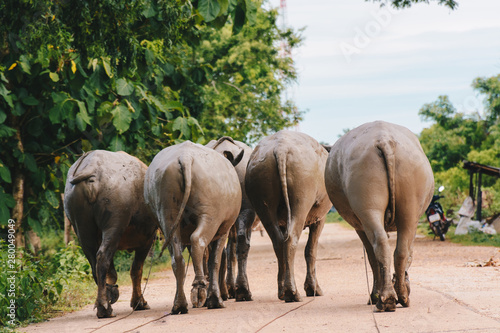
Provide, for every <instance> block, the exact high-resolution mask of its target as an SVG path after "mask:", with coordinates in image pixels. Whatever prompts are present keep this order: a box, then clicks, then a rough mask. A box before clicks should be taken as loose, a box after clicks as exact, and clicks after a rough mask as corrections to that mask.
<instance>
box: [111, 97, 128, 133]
mask: <svg viewBox="0 0 500 333" xmlns="http://www.w3.org/2000/svg"><path fill="white" fill-rule="evenodd" d="M111 113H112V114H113V125H115V128H116V129H117V130H118V133H119V134H122V133H123V132H125V131H127V130H128V128H129V127H130V122H131V121H132V113H131V112H130V111H129V109H128V108H127V106H125V105H123V104H119V105H117V106H116V107H115V108H114V109H113V110H112V111H111Z"/></svg>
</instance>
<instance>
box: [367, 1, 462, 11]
mask: <svg viewBox="0 0 500 333" xmlns="http://www.w3.org/2000/svg"><path fill="white" fill-rule="evenodd" d="M365 1H370V0H365ZM371 1H373V2H381V3H382V5H385V4H387V3H390V4H391V5H392V6H394V7H395V8H409V7H411V6H412V5H414V4H418V3H422V2H423V3H429V0H371ZM435 1H437V3H438V4H439V5H443V6H446V7H448V8H450V9H456V8H457V7H458V1H455V0H435Z"/></svg>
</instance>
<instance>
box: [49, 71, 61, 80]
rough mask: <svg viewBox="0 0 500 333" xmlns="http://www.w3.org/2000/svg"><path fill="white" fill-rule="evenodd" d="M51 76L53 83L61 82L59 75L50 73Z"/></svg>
mask: <svg viewBox="0 0 500 333" xmlns="http://www.w3.org/2000/svg"><path fill="white" fill-rule="evenodd" d="M49 76H50V79H51V80H52V81H54V82H58V81H59V74H57V73H54V72H50V73H49Z"/></svg>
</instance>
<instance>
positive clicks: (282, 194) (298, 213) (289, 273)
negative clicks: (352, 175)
mask: <svg viewBox="0 0 500 333" xmlns="http://www.w3.org/2000/svg"><path fill="white" fill-rule="evenodd" d="M327 157H328V152H327V150H326V149H325V148H324V147H322V146H321V145H320V144H319V143H318V142H317V141H316V140H314V139H313V138H311V137H310V136H308V135H306V134H303V133H298V132H291V131H280V132H278V133H276V134H274V135H271V136H269V137H267V138H264V139H263V140H262V141H261V142H260V143H259V144H258V145H257V147H255V149H254V151H253V153H252V155H251V156H250V161H249V162H248V166H247V174H246V177H245V187H246V192H247V195H248V198H249V199H250V201H251V203H252V205H253V207H254V208H255V210H256V212H257V215H258V216H259V218H260V219H261V221H262V224H263V225H264V227H265V229H266V231H267V233H268V234H269V236H270V238H271V240H272V242H273V247H274V252H275V254H276V257H277V258H278V297H279V298H280V299H284V300H285V301H286V302H294V301H301V297H300V295H299V292H298V291H297V288H296V286H295V277H294V258H295V251H296V248H297V243H298V240H299V237H300V235H301V233H302V230H303V229H304V228H305V227H309V239H308V241H307V246H306V249H305V258H306V261H307V276H306V281H305V283H304V289H305V291H306V294H307V296H315V295H316V296H320V295H322V294H323V292H322V291H321V288H320V287H319V285H318V281H317V279H316V253H317V245H318V238H319V235H320V234H321V231H322V229H323V226H324V223H325V217H326V214H327V213H328V211H329V209H330V208H331V206H332V204H331V202H330V200H329V199H328V195H327V193H326V189H325V182H324V173H325V163H326V159H327Z"/></svg>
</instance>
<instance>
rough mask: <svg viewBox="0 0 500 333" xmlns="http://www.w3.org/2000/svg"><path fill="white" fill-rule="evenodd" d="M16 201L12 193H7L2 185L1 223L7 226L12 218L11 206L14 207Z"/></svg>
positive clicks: (0, 188) (0, 194) (0, 191)
mask: <svg viewBox="0 0 500 333" xmlns="http://www.w3.org/2000/svg"><path fill="white" fill-rule="evenodd" d="M15 205H16V201H15V200H14V198H13V197H12V195H10V194H6V193H5V192H4V190H3V188H2V187H0V225H2V226H5V225H6V224H7V221H8V220H9V218H10V210H9V208H13V207H14V206H15Z"/></svg>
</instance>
